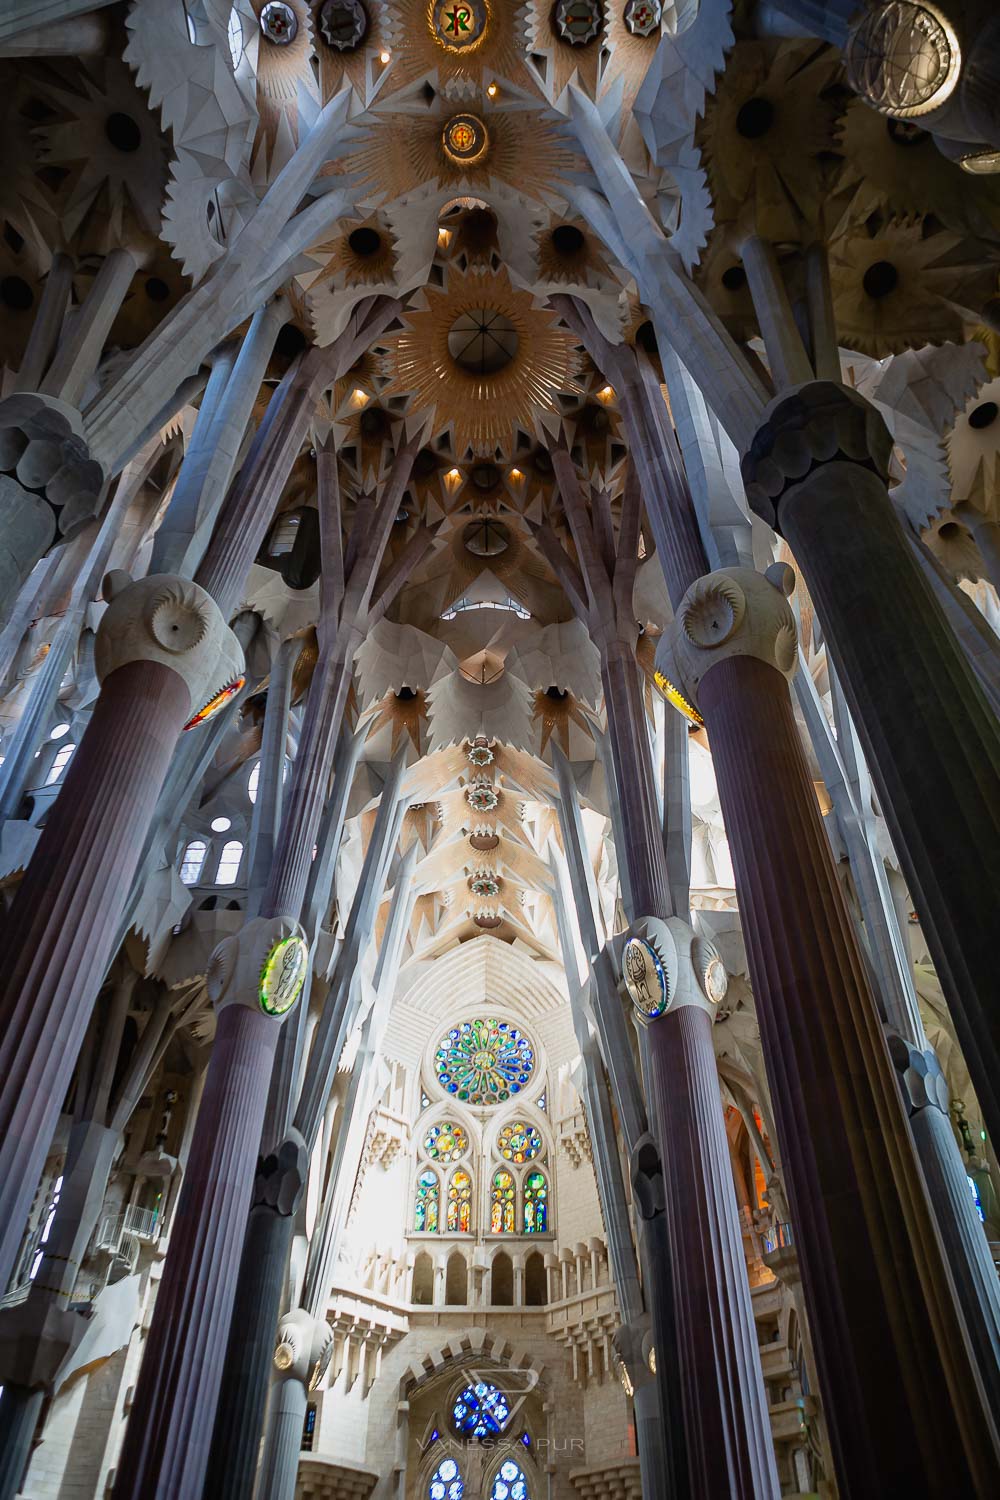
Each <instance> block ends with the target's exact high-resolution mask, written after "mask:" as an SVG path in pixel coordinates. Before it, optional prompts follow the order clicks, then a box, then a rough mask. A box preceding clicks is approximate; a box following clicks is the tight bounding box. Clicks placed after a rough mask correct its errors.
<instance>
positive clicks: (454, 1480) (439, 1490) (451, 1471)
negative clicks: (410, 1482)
mask: <svg viewBox="0 0 1000 1500" xmlns="http://www.w3.org/2000/svg"><path fill="white" fill-rule="evenodd" d="M427 1494H428V1497H429V1500H462V1496H463V1495H464V1494H465V1482H464V1480H463V1479H462V1471H461V1470H460V1469H459V1467H458V1464H457V1463H456V1462H455V1460H454V1459H453V1458H442V1460H441V1462H440V1463H439V1464H438V1466H437V1468H436V1469H435V1470H434V1476H433V1478H432V1479H431V1482H430V1484H429V1485H428V1486H427Z"/></svg>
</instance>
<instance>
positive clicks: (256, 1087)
mask: <svg viewBox="0 0 1000 1500" xmlns="http://www.w3.org/2000/svg"><path fill="white" fill-rule="evenodd" d="M277 1040H278V1027H277V1025H276V1024H275V1018H274V1017H273V1016H269V1015H265V1014H264V1012H263V1011H262V1010H260V1009H259V1008H258V1009H251V1008H250V1007H249V1006H245V1005H242V1004H240V1003H238V1002H237V1003H233V1004H230V1005H227V1006H226V1007H225V1008H224V1009H223V1010H222V1012H221V1014H220V1016H219V1024H218V1031H217V1033H216V1037H215V1043H214V1046H213V1049H212V1060H211V1062H210V1063H209V1068H208V1077H207V1079H206V1081H205V1090H204V1093H203V1095H202V1100H201V1106H200V1108H199V1111H198V1129H197V1131H196V1132H195V1135H194V1140H193V1144H192V1149H191V1156H190V1158H189V1160H188V1165H187V1171H186V1174H185V1177H184V1186H183V1188H182V1189H181V1196H180V1199H179V1200H178V1204H177V1210H176V1213H175V1217H174V1224H173V1229H172V1231H171V1236H170V1249H169V1253H168V1255H167V1260H166V1267H165V1270H164V1273H163V1280H162V1281H161V1283H160V1289H159V1292H158V1294H157V1298H156V1306H155V1308H154V1311H153V1321H152V1325H151V1327H150V1330H149V1336H148V1338H147V1340H146V1348H145V1351H144V1354H143V1359H142V1364H141V1366H140V1369H139V1379H138V1382H137V1384H136V1391H135V1399H134V1401H133V1403H132V1410H131V1412H130V1414H129V1420H128V1426H127V1427H126V1429H125V1442H124V1445H123V1447H122V1451H121V1457H120V1458H119V1461H118V1468H117V1474H116V1478H115V1487H114V1494H115V1497H116V1500H126V1497H129V1500H154V1497H155V1500H167V1497H171V1500H191V1497H193V1496H197V1495H199V1494H200V1493H201V1487H202V1481H203V1479H204V1474H205V1467H206V1464H207V1463H208V1454H209V1445H210V1442H211V1437H212V1425H213V1422H214V1419H215V1408H216V1403H217V1400H218V1389H219V1378H220V1375H221V1371H222V1362H223V1360H224V1358H225V1352H226V1330H227V1328H228V1326H229V1318H230V1315H231V1312H232V1305H233V1294H234V1291H235V1287H236V1275H237V1271H238V1269H239V1262H240V1254H241V1252H242V1248H243V1236H244V1231H245V1229H246V1216H247V1210H248V1208H249V1206H250V1191H251V1187H252V1183H253V1162H254V1158H255V1156H256V1154H257V1148H258V1145H259V1143H260V1132H261V1126H262V1124H263V1119H264V1107H265V1104H266V1101H267V1083H268V1078H269V1077H270V1071H271V1064H272V1062H273V1060H274V1049H275V1046H276V1044H277Z"/></svg>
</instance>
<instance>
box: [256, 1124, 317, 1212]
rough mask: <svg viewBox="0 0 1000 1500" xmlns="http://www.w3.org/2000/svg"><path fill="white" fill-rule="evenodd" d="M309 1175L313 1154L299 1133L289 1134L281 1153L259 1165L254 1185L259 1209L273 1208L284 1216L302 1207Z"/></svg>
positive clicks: (272, 1153)
mask: <svg viewBox="0 0 1000 1500" xmlns="http://www.w3.org/2000/svg"><path fill="white" fill-rule="evenodd" d="M308 1176H309V1152H308V1150H307V1149H306V1143H305V1141H304V1140H303V1139H302V1136H301V1135H300V1134H299V1132H298V1131H297V1130H291V1131H289V1134H288V1136H287V1137H286V1138H285V1140H283V1141H282V1143H281V1145H280V1146H279V1147H278V1149H277V1151H272V1152H271V1154H270V1156H263V1157H260V1158H259V1159H258V1162H257V1175H256V1176H255V1178H254V1185H253V1203H254V1207H255V1208H272V1209H274V1211H275V1213H277V1214H280V1215H281V1216H282V1217H287V1216H288V1215H289V1214H293V1213H294V1212H295V1210H296V1209H297V1208H298V1206H299V1203H300V1201H301V1198H302V1193H303V1191H304V1189H305V1185H306V1180H307V1178H308Z"/></svg>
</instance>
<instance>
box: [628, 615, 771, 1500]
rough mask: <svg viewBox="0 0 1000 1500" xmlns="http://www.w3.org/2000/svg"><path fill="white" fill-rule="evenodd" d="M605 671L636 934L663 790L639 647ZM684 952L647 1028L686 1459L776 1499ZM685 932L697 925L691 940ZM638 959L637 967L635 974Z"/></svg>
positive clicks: (720, 1134) (656, 850)
mask: <svg viewBox="0 0 1000 1500" xmlns="http://www.w3.org/2000/svg"><path fill="white" fill-rule="evenodd" d="M601 665H602V672H601V676H602V681H603V684H604V701H605V707H606V711H607V718H608V735H609V740H610V744H611V753H612V759H613V762H614V773H615V785H616V787H617V793H618V798H619V802H620V804H621V824H622V828H623V831H624V836H625V847H624V850H623V851H622V857H623V858H624V860H625V861H627V864H628V873H629V885H630V892H631V905H632V908H633V912H634V914H635V916H634V919H633V923H632V930H633V931H635V930H637V928H638V927H641V926H642V925H643V922H644V920H645V919H647V918H652V919H653V920H654V921H657V922H658V925H659V926H660V927H662V926H663V922H662V921H661V920H660V918H661V916H662V918H668V917H669V913H670V904H669V903H670V898H669V891H668V876H667V869H666V860H665V857H664V851H663V843H662V839H661V837H660V833H659V817H658V812H657V805H656V788H655V785H654V782H653V773H652V762H651V759H650V754H649V739H648V736H647V735H646V732H645V724H644V718H643V715H644V709H643V705H642V699H641V694H640V688H639V678H638V670H637V667H636V664H635V657H634V655H633V654H632V653H631V652H630V651H628V649H627V647H626V646H625V643H623V642H620V641H615V642H612V643H610V644H609V645H607V646H606V647H605V648H604V649H603V650H602V664H601ZM671 920H672V922H673V924H674V925H675V927H676V928H677V931H678V935H679V940H680V942H681V945H682V947H683V945H684V942H685V941H687V957H686V958H685V960H684V963H683V965H682V971H681V976H680V977H679V980H678V982H683V985H684V987H685V994H686V995H687V996H688V1001H687V1003H685V1004H681V1005H678V1006H676V1007H674V1008H672V1009H671V1010H670V1011H669V1012H668V1013H667V1014H665V1015H662V1016H660V1017H658V1018H656V1019H655V1024H653V1025H651V1026H650V1029H649V1053H648V1055H649V1058H650V1062H651V1067H652V1078H651V1079H650V1083H651V1085H652V1087H651V1092H652V1095H653V1097H652V1099H651V1100H650V1110H651V1112H652V1113H653V1115H654V1117H655V1118H656V1121H657V1137H658V1140H659V1142H660V1147H661V1150H662V1152H663V1158H664V1173H663V1177H664V1190H665V1196H666V1217H667V1225H668V1228H669V1236H668V1238H669V1246H670V1255H671V1261H672V1267H673V1277H672V1280H673V1286H672V1301H673V1318H674V1324H675V1327H676V1330H677V1348H678V1352H679V1357H680V1372H681V1388H682V1393H683V1401H684V1427H685V1432H686V1437H687V1469H688V1475H689V1480H690V1483H691V1487H692V1491H693V1493H694V1494H696V1495H699V1496H705V1497H708V1496H715V1495H730V1496H734V1497H735V1496H741V1497H744V1496H745V1497H750V1496H755V1497H758V1496H776V1495H777V1494H778V1476H777V1471H776V1469H775V1462H774V1452H773V1448H772V1445H771V1429H770V1421H769V1418H768V1413H767V1401H766V1398H765V1395H764V1383H763V1377H762V1374H761V1367H760V1355H759V1351H758V1347H757V1335H756V1329H755V1325H754V1319H753V1310H752V1308H751V1306H750V1291H749V1286H748V1283H747V1276H746V1265H745V1261H744V1257H743V1244H742V1240H741V1237H740V1232H739V1224H738V1219H737V1212H736V1199H735V1195H734V1193H733V1186H732V1171H731V1168H730V1165H729V1151H728V1144H727V1141H726V1134H725V1123H724V1119H723V1114H722V1104H721V1101H720V1098H719V1080H718V1073H717V1070H716V1065H715V1049H714V1047H713V1045H712V1027H711V1020H710V1017H709V1013H708V1012H709V1009H710V1007H709V1006H708V1004H707V1003H706V1002H704V1001H703V1000H699V998H698V997H697V995H696V993H695V990H694V987H693V986H692V985H691V984H690V983H689V980H690V977H691V976H690V972H689V971H690V946H691V942H690V940H691V938H693V936H694V934H693V933H691V931H690V928H688V927H687V926H686V923H684V922H681V921H679V920H678V919H671ZM684 933H687V934H690V936H689V937H688V938H687V939H685V937H684V936H683V934H684ZM627 978H628V975H627V967H626V980H627Z"/></svg>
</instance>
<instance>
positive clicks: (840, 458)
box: [743, 381, 1000, 1139]
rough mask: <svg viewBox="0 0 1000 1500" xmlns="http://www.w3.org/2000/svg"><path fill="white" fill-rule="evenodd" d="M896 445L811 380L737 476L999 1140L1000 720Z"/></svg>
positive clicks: (869, 415) (871, 413) (772, 420)
mask: <svg viewBox="0 0 1000 1500" xmlns="http://www.w3.org/2000/svg"><path fill="white" fill-rule="evenodd" d="M891 447H892V443H891V439H890V437H889V433H888V431H887V430H886V427H885V424H884V423H883V421H882V419H881V417H880V416H879V415H878V413H877V412H876V411H875V409H874V408H873V407H872V406H870V405H869V404H868V403H867V402H866V401H864V400H863V398H862V397H860V396H859V395H858V394H857V393H856V392H855V391H852V390H849V389H848V388H847V387H846V386H842V385H837V384H835V383H833V382H832V381H814V382H812V383H810V384H808V385H804V386H800V387H799V388H798V390H797V391H795V392H793V393H792V394H790V395H788V396H786V397H783V398H780V399H779V400H778V401H776V402H774V403H772V405H771V406H770V407H769V408H768V414H767V420H766V421H765V423H764V426H763V427H762V428H761V429H760V431H759V432H758V434H757V436H756V438H755V439H754V442H753V444H752V446H751V448H750V451H749V453H748V454H747V456H746V457H745V458H744V460H743V476H744V481H745V483H746V487H747V497H748V499H749V500H750V503H751V505H752V506H753V508H754V509H755V511H756V512H757V514H758V515H760V516H762V517H763V518H764V519H765V520H766V521H768V522H769V524H771V525H773V526H774V527H775V528H776V529H777V530H778V531H779V532H780V533H781V535H782V536H784V537H785V538H786V540H787V541H788V544H789V546H790V547H791V549H792V552H793V553H794V556H795V559H796V562H797V563H798V565H799V566H800V567H801V569H802V572H803V575H804V577H805V580H806V583H807V585H808V587H809V592H810V595H811V597H812V600H813V603H814V605H815V607H816V613H817V615H818V616H819V619H820V622H821V624H822V626H823V633H824V637H825V639H826V642H827V645H828V647H829V650H830V651H831V653H832V655H833V658H834V660H835V662H836V665H837V669H838V674H839V677H840V680H841V683H842V685H843V689H844V694H845V697H846V698H847V701H848V704H849V706H850V709H851V714H852V717H853V718H854V722H855V724H856V726H857V729H858V734H859V737H860V739H861V742H862V745H863V747H864V751H865V758H866V760H867V762H868V766H869V769H870V772H871V777H872V780H873V782H874V784H875V788H876V791H877V793H878V799H879V805H880V807H881V810H882V813H883V816H884V817H885V820H886V822H887V824H888V826H889V831H890V833H891V835H892V841H893V846H894V848H895V850H896V853H897V855H898V857H899V860H900V864H901V865H902V868H903V873H904V875H905V877H906V882H907V886H908V887H909V891H910V895H911V898H912V900H913V903H914V905H915V906H916V908H917V910H918V912H919V913H920V916H921V922H922V928H923V932H924V934H925V936H926V938H927V944H928V947H929V948H930V951H931V956H932V958H933V959H934V965H935V969H936V971H937V974H938V977H939V978H940V980H941V984H942V987H943V988H944V991H945V995H946V997H947V1000H948V1004H949V1007H950V1009H951V1014H952V1018H953V1020H954V1023H955V1029H956V1031H957V1032H958V1039H959V1042H960V1043H961V1046H962V1051H963V1054H964V1057H965V1061H966V1065H967V1066H968V1069H969V1073H970V1076H971V1078H972V1081H973V1085H974V1086H975V1089H976V1094H977V1097H978V1098H979V1102H980V1104H981V1106H982V1109H983V1114H984V1117H985V1119H986V1122H987V1127H988V1129H989V1131H990V1133H991V1135H992V1136H993V1138H994V1139H1000V1004H998V1003H997V995H998V986H997V967H996V955H995V952H994V947H995V944H994V938H993V930H994V926H995V922H996V892H997V890H1000V724H998V722H997V719H996V717H995V715H994V714H993V713H992V711H991V709H990V707H989V705H988V703H987V701H986V699H985V697H984V696H983V692H982V689H981V687H980V685H979V683H978V681H977V679H976V677H975V675H974V673H973V671H972V669H971V668H970V666H969V664H968V661H967V660H966V658H965V655H964V653H963V651H962V650H961V648H960V646H959V644H958V642H957V641H956V639H955V637H954V635H953V634H952V632H951V630H950V629H949V627H948V624H947V622H946V620H945V618H944V616H943V614H942V612H941V610H940V608H939V606H938V604H937V602H936V600H935V598H934V595H933V593H932V591H931V589H930V587H929V585H928V583H927V581H926V579H925V578H924V576H923V574H922V573H921V570H920V568H919V566H918V564H917V562H916V560H915V558H914V556H913V553H912V551H911V549H910V547H909V546H908V544H907V541H906V537H905V535H904V533H903V530H902V526H901V524H900V521H899V519H898V517H897V515H896V512H895V510H894V508H893V504H892V501H891V499H890V497H889V493H888V490H887V488H886V479H887V474H888V461H889V455H890V452H891ZM956 850H957V851H959V852H958V854H957V855H956Z"/></svg>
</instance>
